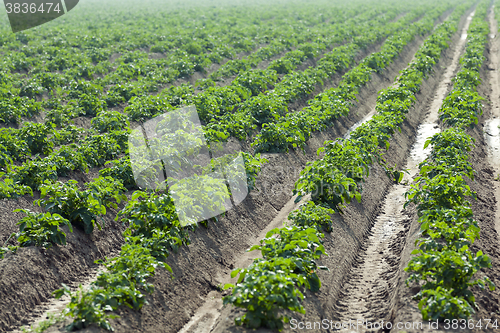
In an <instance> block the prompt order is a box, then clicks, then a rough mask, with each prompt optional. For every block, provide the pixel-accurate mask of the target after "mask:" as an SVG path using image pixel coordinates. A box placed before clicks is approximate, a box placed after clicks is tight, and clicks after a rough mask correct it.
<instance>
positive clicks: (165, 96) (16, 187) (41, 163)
mask: <svg viewBox="0 0 500 333" xmlns="http://www.w3.org/2000/svg"><path fill="white" fill-rule="evenodd" d="M396 14H397V12H394V13H393V14H392V16H395V15H396ZM392 16H389V18H390V17H392ZM307 45H309V44H307ZM307 49H310V47H309V48H307V47H305V50H307ZM316 51H318V50H316ZM299 52H301V53H303V52H302V51H299ZM246 74H247V75H243V76H242V77H243V79H241V78H240V79H239V80H238V84H236V85H237V86H238V88H237V89H236V90H237V91H238V93H239V94H240V95H248V94H249V93H251V92H252V89H255V87H258V86H259V82H262V81H263V80H262V79H264V84H265V81H266V79H267V80H269V75H266V74H269V73H264V75H263V76H262V72H253V71H249V72H248V73H246ZM272 76H273V74H272V73H271V77H272ZM274 76H275V75H274ZM274 80H276V77H275V78H274ZM252 81H253V82H254V83H253V84H252V85H250V86H249V84H248V82H252ZM245 82H246V84H245ZM255 82H257V83H255ZM260 85H262V84H260ZM244 86H249V88H251V89H247V91H243V89H246V87H244ZM223 90H224V89H223ZM233 92H234V91H233ZM101 93H102V87H101V86H99V85H96V84H94V83H92V82H89V81H85V80H79V81H74V82H72V83H71V84H70V85H69V88H68V97H70V98H76V99H77V100H79V102H76V99H73V100H70V102H69V103H68V104H66V105H58V106H56V105H54V107H55V108H54V109H51V110H49V111H48V112H47V118H46V119H48V122H47V123H46V124H45V125H42V124H36V123H29V122H28V123H25V124H24V125H23V127H22V128H20V129H18V130H16V129H2V132H1V133H0V134H1V135H0V157H1V158H0V162H1V164H0V167H2V168H4V169H6V167H7V166H8V165H10V164H12V162H13V161H27V163H26V164H27V165H23V166H21V167H20V168H19V167H13V168H11V169H13V170H10V171H11V172H8V175H7V176H6V178H5V179H4V181H3V182H2V197H9V196H16V195H22V194H25V193H28V192H29V189H26V188H25V186H28V187H31V188H32V189H33V188H34V189H36V187H37V186H39V185H40V184H41V183H43V182H44V181H45V180H46V179H54V178H57V176H61V175H63V174H65V173H66V172H67V170H71V171H73V170H77V169H79V170H82V171H83V170H86V169H87V165H86V163H85V158H82V154H81V153H80V151H79V150H78V149H75V147H74V145H73V144H74V143H75V142H77V141H79V140H81V139H82V136H83V135H84V134H85V133H83V131H82V130H81V129H78V128H75V127H74V126H69V127H68V128H63V129H61V130H59V131H57V130H55V129H54V124H55V125H56V126H62V125H63V124H64V123H65V122H66V121H68V120H69V119H71V118H74V117H77V116H82V115H84V116H96V118H97V119H96V118H94V119H93V120H92V127H93V129H95V130H97V131H98V132H99V133H100V134H99V138H98V141H110V147H115V148H116V147H117V146H116V144H113V143H114V141H116V140H115V139H116V134H118V136H120V135H121V137H123V134H124V132H123V131H125V130H128V129H129V121H128V120H127V115H122V114H120V113H118V112H116V111H111V112H109V111H104V110H103V109H102V108H101V107H97V108H95V107H93V106H92V103H90V104H89V106H88V107H86V108H83V107H82V106H81V105H80V104H81V102H82V101H83V100H86V99H89V98H90V99H93V100H94V101H98V100H99V98H100V97H99V96H100V94H101ZM193 95H194V91H193V90H192V89H190V88H189V87H188V86H185V85H183V86H181V87H178V88H175V87H171V88H169V89H168V90H166V91H164V92H162V94H160V96H159V98H157V97H155V96H145V97H143V98H139V99H138V100H137V101H138V103H137V104H135V103H132V105H131V106H130V107H129V108H127V110H130V112H127V114H128V115H129V117H130V119H131V120H137V119H136V117H135V116H134V115H135V114H136V113H135V112H139V114H140V115H141V116H140V118H139V119H142V117H143V116H144V115H148V116H151V115H153V114H152V112H155V113H156V112H158V111H159V110H163V111H165V110H169V109H173V108H175V107H179V105H181V104H185V103H187V102H191V101H192V98H191V97H194V96H193ZM216 95H221V96H219V97H224V98H226V97H228V95H227V92H226V94H225V93H224V92H223V91H222V90H221V91H219V92H218V93H217V94H216ZM229 97H230V96H229ZM233 97H235V96H233ZM236 98H237V97H236ZM199 100H200V101H204V100H205V98H204V97H201V98H200V99H199ZM227 100H229V101H230V100H231V98H227ZM226 103H227V102H226ZM195 104H196V101H195ZM153 110H154V111H153ZM51 111H54V112H51ZM202 111H203V110H202ZM201 113H202V114H203V112H201ZM108 118H111V120H110V119H108ZM111 131H122V132H121V133H118V132H112V133H109V134H108V133H106V132H111ZM206 131H207V134H208V133H212V132H211V130H210V129H206ZM208 136H209V137H212V138H213V139H214V140H220V138H221V135H220V133H215V135H208ZM87 138H89V140H90V141H93V140H92V139H93V138H95V135H93V133H92V132H90V133H88V136H87ZM67 143H70V145H69V146H63V147H62V148H61V149H60V150H59V151H61V153H62V155H63V156H61V154H60V153H59V152H53V153H52V150H53V148H54V145H58V144H67ZM122 146H123V144H120V147H122ZM71 150H72V151H73V152H71ZM121 152H123V149H114V148H113V149H110V152H109V154H108V155H111V156H112V157H114V156H116V155H117V154H119V153H121ZM49 153H52V154H51V155H49V156H47V157H46V158H42V157H38V156H37V157H35V158H34V159H33V160H30V159H29V158H30V157H31V156H32V155H35V154H42V155H43V154H45V155H48V154H49ZM107 160H109V158H108V159H107ZM102 164H103V161H100V162H99V163H98V164H96V163H93V164H91V165H90V166H96V165H102ZM48 169H50V172H48V173H47V172H44V170H45V171H46V170H48ZM24 171H27V172H24ZM19 174H24V176H21V177H19ZM34 177H36V179H31V178H34Z"/></svg>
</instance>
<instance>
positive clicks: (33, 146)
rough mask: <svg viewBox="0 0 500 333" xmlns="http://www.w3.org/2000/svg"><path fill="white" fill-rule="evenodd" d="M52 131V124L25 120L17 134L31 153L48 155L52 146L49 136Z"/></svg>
mask: <svg viewBox="0 0 500 333" xmlns="http://www.w3.org/2000/svg"><path fill="white" fill-rule="evenodd" d="M53 132H54V128H53V126H50V125H46V124H38V123H31V122H27V123H24V125H23V127H21V128H20V129H19V131H18V133H17V135H18V137H19V138H20V139H21V140H24V141H25V142H26V143H27V144H28V147H29V149H30V151H31V154H33V155H36V154H45V155H48V154H49V153H51V152H52V149H53V148H54V143H53V141H52V140H51V138H50V137H49V136H50V135H51V134H53Z"/></svg>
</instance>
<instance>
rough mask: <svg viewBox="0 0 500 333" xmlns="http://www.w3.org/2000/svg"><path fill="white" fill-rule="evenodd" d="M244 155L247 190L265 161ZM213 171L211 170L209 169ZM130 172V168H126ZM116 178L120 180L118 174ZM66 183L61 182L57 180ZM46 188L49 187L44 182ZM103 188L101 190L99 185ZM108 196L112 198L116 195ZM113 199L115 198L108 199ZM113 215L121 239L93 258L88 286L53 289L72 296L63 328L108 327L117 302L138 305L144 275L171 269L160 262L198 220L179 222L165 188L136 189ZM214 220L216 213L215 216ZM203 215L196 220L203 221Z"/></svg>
mask: <svg viewBox="0 0 500 333" xmlns="http://www.w3.org/2000/svg"><path fill="white" fill-rule="evenodd" d="M242 154H243V158H244V161H245V169H246V174H247V184H248V190H249V191H250V190H252V189H253V188H254V186H255V181H256V177H257V174H258V173H259V172H260V169H261V165H262V163H265V162H267V160H266V159H261V158H260V156H256V157H254V156H252V155H250V154H247V153H242ZM212 171H213V170H212ZM127 173H128V174H129V175H131V170H129V172H127ZM114 181H115V183H116V184H118V185H120V186H122V189H123V186H124V184H123V183H121V182H120V181H119V180H116V179H115V180H114ZM59 186H65V184H59ZM49 188H51V187H49ZM101 192H102V191H101ZM120 198H121V197H120V194H118V198H116V197H111V198H110V199H114V201H118V200H119V199H120ZM54 201H59V199H58V198H53V197H52V198H49V199H48V200H42V202H43V204H44V205H46V207H47V206H48V207H50V206H51V203H52V202H54ZM110 201H111V202H112V203H113V204H114V203H115V202H114V201H112V200H110ZM116 220H121V221H122V222H123V223H124V225H127V229H126V230H125V232H124V233H123V236H124V238H125V244H124V245H123V246H122V248H121V251H120V254H119V255H118V256H117V257H115V258H107V259H106V260H105V261H97V262H96V263H99V264H103V265H104V266H105V271H104V272H101V273H100V274H99V275H98V277H97V280H96V281H94V282H93V283H92V284H91V286H90V288H87V289H83V288H81V287H80V288H79V290H77V291H72V290H71V289H70V288H69V287H67V286H66V285H63V287H62V288H61V289H59V290H56V291H55V292H54V295H55V297H56V298H60V297H62V296H63V295H69V296H70V298H71V301H70V303H69V305H68V306H67V308H66V309H65V310H64V311H63V313H62V315H63V316H69V317H71V318H73V321H72V323H71V324H70V325H68V326H67V327H66V328H67V329H68V330H76V329H80V328H84V327H87V326H89V325H91V324H93V323H96V324H98V325H99V326H100V327H102V328H104V329H107V330H111V331H113V328H112V326H111V324H110V322H109V319H113V318H116V317H117V316H116V315H114V314H112V313H111V312H112V311H115V310H117V309H118V308H119V307H120V306H127V307H130V308H132V309H135V310H140V309H141V308H142V306H143V305H144V304H146V299H145V295H144V293H152V292H153V291H154V288H153V285H152V284H151V283H150V282H148V278H150V277H152V276H153V275H154V274H155V269H156V268H157V267H163V268H165V269H167V270H168V271H169V272H170V273H173V271H172V269H171V268H170V267H169V266H168V265H167V264H166V263H165V261H166V259H167V258H168V256H169V255H170V253H171V252H177V251H178V250H179V248H180V247H181V246H183V245H189V244H190V238H189V230H194V229H196V227H197V225H196V224H192V225H187V226H183V225H182V224H181V223H180V221H179V217H178V215H177V211H176V207H175V206H174V201H173V199H172V197H171V196H170V195H169V193H168V192H159V191H149V192H148V191H141V190H138V191H135V192H134V193H133V195H132V197H131V200H129V201H128V202H127V203H126V205H125V207H124V208H123V209H122V210H121V211H120V212H119V213H118V215H117V216H116ZM214 220H215V221H216V220H217V218H214ZM207 222H208V221H203V222H201V224H202V225H204V226H205V227H206V226H207Z"/></svg>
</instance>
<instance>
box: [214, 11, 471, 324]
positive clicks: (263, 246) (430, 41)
mask: <svg viewBox="0 0 500 333" xmlns="http://www.w3.org/2000/svg"><path fill="white" fill-rule="evenodd" d="M471 4H472V2H469V3H467V4H463V5H460V6H458V7H457V8H456V9H455V10H454V12H453V13H452V15H451V16H450V17H449V19H448V20H447V21H446V22H444V23H443V24H441V25H439V26H438V27H437V28H436V29H435V31H434V32H433V33H432V35H431V36H430V37H428V38H427V39H426V40H425V41H424V44H423V45H422V47H421V48H420V49H419V51H418V52H417V54H416V55H415V60H414V61H413V62H412V63H410V66H409V67H408V68H407V69H405V70H404V71H403V73H402V74H401V76H400V77H399V78H398V80H397V82H398V85H397V86H394V87H390V88H388V89H386V90H383V91H381V92H380V94H379V98H378V100H377V111H378V114H377V115H376V116H375V117H374V119H373V120H372V121H370V122H369V123H367V124H365V125H362V126H361V127H360V128H358V130H356V131H354V132H353V133H352V139H349V140H342V139H339V140H337V141H335V142H333V141H329V142H327V143H326V147H324V148H323V149H321V150H320V151H326V156H325V157H324V158H323V159H321V160H318V161H316V162H312V163H309V164H308V166H307V167H306V169H305V170H304V171H303V172H302V173H301V177H300V179H299V180H298V181H297V183H296V188H295V191H294V192H295V193H294V194H298V197H297V201H299V200H301V198H302V197H303V196H305V195H306V194H308V193H310V194H311V199H312V200H311V201H309V202H308V203H307V204H305V205H303V206H302V207H301V208H300V209H299V211H298V212H294V213H292V214H291V215H290V217H289V219H290V220H292V221H293V222H294V223H295V225H294V226H285V227H283V228H281V229H275V230H272V231H271V232H269V233H268V234H267V235H266V238H265V239H263V240H262V241H261V242H260V245H256V246H253V247H252V248H250V249H249V250H260V251H261V253H262V258H260V259H256V260H254V262H253V263H252V265H250V266H249V267H248V268H246V269H235V270H233V272H232V274H231V277H233V278H235V277H236V276H237V275H238V274H239V278H238V280H237V282H236V284H228V285H226V286H224V287H225V288H226V289H227V288H233V289H232V293H231V294H230V295H228V296H225V297H224V299H223V300H224V304H232V305H234V306H237V307H242V308H245V309H246V310H247V311H246V313H245V314H243V315H242V316H240V317H237V318H236V319H235V323H236V324H237V325H241V324H245V325H247V326H248V327H251V328H257V327H261V326H266V327H269V328H277V329H279V330H282V329H283V327H284V323H286V322H288V321H289V317H288V315H287V314H286V311H295V312H299V313H305V310H304V307H303V306H302V304H301V303H300V302H299V301H300V300H301V299H303V298H304V296H303V293H302V291H303V289H304V288H307V289H310V290H311V291H312V292H315V291H317V290H319V287H320V286H321V282H320V280H319V278H318V276H317V274H316V269H317V268H319V267H317V266H316V265H315V264H314V263H313V260H317V259H319V257H320V255H321V254H325V253H324V251H319V252H318V251H317V249H319V248H321V249H322V250H323V247H322V245H319V244H321V243H318V241H319V238H318V235H317V232H318V229H321V228H324V229H325V230H326V231H331V223H332V222H331V218H330V214H335V213H339V212H342V209H341V208H342V206H343V204H345V203H349V202H350V200H351V199H352V198H353V197H356V199H358V200H361V188H360V187H359V185H360V183H361V182H362V181H363V180H364V176H367V175H368V171H369V164H371V163H373V162H374V161H375V160H378V161H381V155H382V154H381V149H382V148H385V149H388V140H389V138H390V135H391V134H392V133H394V131H395V130H396V128H398V127H397V126H398V125H400V124H401V123H402V121H403V120H404V117H405V114H406V113H407V112H408V110H409V109H410V107H411V106H412V105H413V103H414V101H415V99H416V98H415V94H416V93H417V92H418V91H419V87H420V84H421V83H422V81H423V79H424V78H425V77H427V76H428V75H429V74H430V73H431V71H432V67H433V65H435V64H436V62H437V61H438V60H439V57H440V55H441V52H442V51H443V50H444V49H445V48H447V47H448V44H447V41H448V40H450V38H451V36H452V35H453V34H454V33H455V32H456V30H457V25H458V21H459V19H460V17H461V16H462V15H463V14H464V12H465V11H466V10H467V8H469V7H470V6H471ZM397 178H398V180H400V177H399V173H398V177H397ZM297 225H298V227H297ZM310 227H316V228H317V229H316V230H314V229H313V230H310V229H306V230H310V231H309V232H308V231H306V230H304V229H303V228H310ZM294 228H295V229H294ZM290 234H291V235H290ZM309 235H314V237H313V238H312V239H308V237H309ZM320 236H322V235H320ZM293 237H295V238H293ZM304 249H308V250H309V251H304ZM303 252H305V253H303ZM304 255H307V256H308V258H309V260H308V261H307V263H308V264H309V266H307V270H305V273H304V270H303V267H304V263H303V256H304ZM313 255H316V256H313ZM297 262H298V263H297ZM310 266H312V269H311V268H310ZM324 269H327V268H326V267H325V268H324ZM284 311H285V314H283V312H284Z"/></svg>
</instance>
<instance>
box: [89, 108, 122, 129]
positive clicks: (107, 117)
mask: <svg viewBox="0 0 500 333" xmlns="http://www.w3.org/2000/svg"><path fill="white" fill-rule="evenodd" d="M91 123H92V128H93V129H95V130H96V131H98V132H99V133H104V132H109V131H113V130H123V129H125V128H129V127H130V122H129V121H128V117H127V116H126V115H124V114H122V113H120V112H118V111H104V112H100V113H98V114H97V116H96V117H95V118H93V119H92V122H91Z"/></svg>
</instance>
